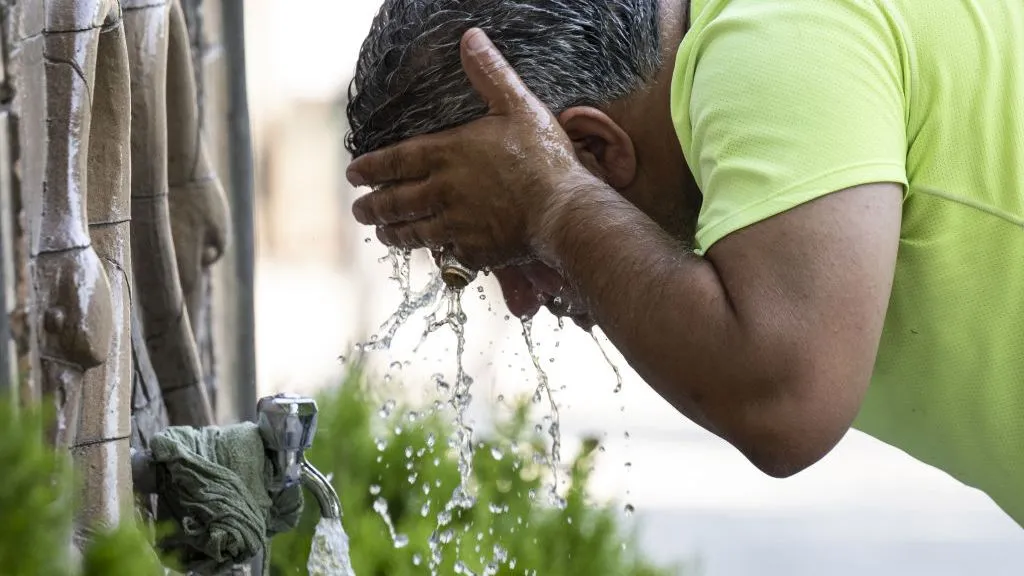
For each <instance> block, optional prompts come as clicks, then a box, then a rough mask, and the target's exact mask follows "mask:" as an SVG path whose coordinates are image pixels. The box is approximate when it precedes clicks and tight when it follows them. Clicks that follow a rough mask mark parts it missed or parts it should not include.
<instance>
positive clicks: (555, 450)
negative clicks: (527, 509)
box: [522, 317, 565, 508]
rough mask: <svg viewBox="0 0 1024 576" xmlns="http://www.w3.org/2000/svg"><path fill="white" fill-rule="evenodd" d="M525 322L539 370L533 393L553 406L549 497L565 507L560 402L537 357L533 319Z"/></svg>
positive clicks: (526, 336)
mask: <svg viewBox="0 0 1024 576" xmlns="http://www.w3.org/2000/svg"><path fill="white" fill-rule="evenodd" d="M522 323H523V340H525V341H526V348H527V350H528V351H529V352H530V359H531V360H532V361H533V367H534V369H535V370H536V371H537V391H536V392H534V394H533V401H534V403H540V401H541V397H542V395H547V398H548V405H549V406H550V408H551V414H550V416H548V417H547V418H545V421H546V422H548V435H549V436H551V457H550V458H549V459H548V465H549V466H550V467H551V485H550V486H549V488H550V489H549V491H548V494H549V497H550V499H551V503H552V504H553V505H555V506H557V507H558V508H565V499H563V498H562V497H561V496H559V495H558V464H559V462H560V461H561V459H562V434H561V429H560V427H559V426H560V418H559V415H558V404H557V403H556V402H555V396H554V393H553V392H552V391H551V385H550V384H549V383H548V375H547V373H546V372H544V368H542V367H541V365H540V358H538V357H537V351H536V348H535V346H534V343H533V320H531V319H529V318H526V317H524V318H522Z"/></svg>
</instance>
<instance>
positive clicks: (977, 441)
mask: <svg viewBox="0 0 1024 576" xmlns="http://www.w3.org/2000/svg"><path fill="white" fill-rule="evenodd" d="M481 29H482V30H481ZM467 30H468V31H467ZM484 32H486V34H485V33H484ZM463 33H464V34H463ZM488 35H490V37H491V38H492V39H493V43H492V40H491V39H489V37H488ZM460 37H461V44H460V45H459V44H457V43H458V42H459V38H460ZM457 50H460V54H461V56H460V58H461V63H462V68H463V70H459V65H458V63H457V62H456V61H455V58H456V57H457V56H456V51H457ZM503 54H504V57H503ZM1022 70H1024V5H1022V4H1021V3H1020V2H1018V1H1017V0H958V1H956V2H915V1H914V0H876V1H870V2H866V1H863V0H836V1H832V2H823V1H821V0H787V1H786V2H763V1H761V0H693V2H692V5H687V3H685V2H678V1H669V0H664V1H659V0H646V1H645V0H623V1H618V2H607V1H606V0H510V1H501V2H499V1H497V0H461V1H459V0H434V1H432V2H431V1H427V0H389V1H388V2H386V4H385V6H384V8H383V9H382V11H381V14H380V16H379V17H378V20H377V21H376V23H375V28H374V30H373V31H372V32H371V36H370V39H369V40H368V41H367V44H366V45H365V46H364V50H363V52H362V54H361V58H360V63H359V70H358V71H357V76H356V81H355V83H354V91H353V94H352V103H351V106H350V108H349V116H350V120H351V124H352V134H351V137H350V140H349V145H350V149H351V150H352V151H353V155H354V156H356V160H355V161H354V162H353V163H352V165H351V166H350V169H349V174H348V176H349V180H350V181H351V182H352V183H353V184H355V185H369V186H372V187H374V191H373V192H371V193H369V194H367V195H366V196H364V197H362V198H360V199H359V200H358V201H357V202H356V204H355V205H354V207H353V212H354V214H355V216H356V218H357V219H358V220H359V221H360V222H362V223H364V224H370V225H374V226H376V227H377V234H378V237H379V238H380V239H381V240H382V241H383V242H385V243H387V244H390V245H396V246H404V247H409V248H414V247H421V246H427V247H431V248H434V249H439V248H443V249H447V250H452V251H453V252H454V254H455V255H456V256H457V257H458V258H459V259H460V260H461V261H463V262H464V263H466V264H467V265H470V266H474V267H478V268H482V267H485V266H489V267H491V268H493V269H495V270H496V274H498V275H499V280H500V281H501V283H502V288H503V291H504V292H505V295H506V299H507V300H508V304H509V307H510V309H511V310H512V311H513V312H515V313H526V314H532V313H534V312H536V308H537V306H536V305H535V304H533V302H535V293H537V292H540V293H541V294H543V296H544V298H548V299H552V298H553V297H556V296H557V297H558V298H557V301H558V302H563V303H564V302H572V303H573V306H572V310H571V311H570V312H571V313H572V314H575V315H579V314H580V313H581V312H585V313H586V314H587V315H588V316H589V317H590V318H592V319H593V321H595V322H596V323H597V324H599V325H600V326H601V327H602V329H603V330H604V332H605V333H606V334H607V335H608V336H609V338H611V340H612V341H613V342H614V343H615V344H616V346H617V347H618V348H619V349H620V350H621V351H622V353H623V354H624V355H625V357H626V358H627V359H628V361H629V362H630V364H631V365H632V366H633V368H635V369H636V370H637V372H638V373H639V374H640V375H641V376H642V377H643V378H644V379H645V380H646V381H647V382H648V384H650V385H651V386H652V387H653V388H655V389H656V390H657V391H658V392H659V393H660V394H661V395H662V396H663V397H665V398H666V399H667V400H668V401H670V402H671V403H672V404H673V405H674V406H675V407H676V408H677V409H678V410H679V411H680V412H682V413H683V414H685V415H686V416H688V417H690V418H692V419H693V420H694V421H696V422H698V423H699V424H701V425H702V426H704V427H706V428H707V429H708V430H710V431H712V432H713V433H715V434H717V435H719V436H721V437H722V438H724V439H725V440H727V441H728V442H730V443H731V444H733V445H734V446H736V448H738V449H739V450H740V451H742V452H743V453H744V454H745V455H746V456H747V457H748V458H749V459H750V460H751V462H753V464H754V465H756V466H757V467H759V468H760V469H761V470H763V471H764V472H766V473H768V474H771V475H773V476H778V477H784V476H789V475H792V474H794V473H797V472H799V471H801V470H803V469H804V468H806V467H807V466H810V465H811V464H813V463H814V462H816V461H818V460H819V459H820V458H821V457H823V456H824V455H825V454H827V453H828V452H829V451H830V450H831V449H832V448H833V447H834V446H835V444H836V443H837V442H838V441H839V440H840V439H841V438H842V437H843V435H844V434H845V433H846V431H847V430H848V429H849V428H850V427H851V425H856V426H857V427H858V428H859V429H861V430H863V431H865V432H867V433H869V434H872V435H874V436H876V437H878V438H879V439H881V440H883V441H885V442H888V443H890V444H892V445H894V446H896V447H899V448H901V449H903V450H905V451H907V452H908V453H910V454H911V455H913V456H915V457H917V458H918V459H920V460H922V461H924V462H926V463H929V464H932V465H935V466H937V467H939V468H941V469H943V470H945V471H947V472H949V473H950V474H952V475H953V476H954V477H956V478H958V479H959V480H961V481H963V482H965V483H966V484H968V485H971V486H975V487H977V488H980V489H982V490H984V491H985V492H986V493H988V494H989V495H990V496H991V497H992V498H993V499H994V500H995V501H996V502H997V503H998V504H999V505H1000V506H1002V508H1003V509H1004V510H1005V511H1006V512H1007V513H1008V514H1009V515H1010V516H1011V517H1013V518H1014V519H1015V520H1016V521H1017V522H1018V523H1024V265H1022V264H1024V75H1022V74H1021V71H1022ZM517 72H518V74H517ZM459 74H465V78H468V81H467V80H464V79H463V80H461V81H460V76H459ZM470 83H471V87H470ZM474 94H475V95H474ZM476 95H478V96H476ZM556 271H557V272H556ZM561 278H564V279H565V281H564V282H563V281H562V280H561ZM552 301H554V300H552Z"/></svg>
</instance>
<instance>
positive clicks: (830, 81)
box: [673, 0, 907, 460]
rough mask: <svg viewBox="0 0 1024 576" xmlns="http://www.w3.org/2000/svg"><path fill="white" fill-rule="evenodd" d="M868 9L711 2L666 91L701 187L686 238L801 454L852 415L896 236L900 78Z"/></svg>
mask: <svg viewBox="0 0 1024 576" xmlns="http://www.w3.org/2000/svg"><path fill="white" fill-rule="evenodd" d="M877 4H878V3H875V2H857V1H855V0H838V1H835V2H822V1H821V0H789V1H787V2H761V1H759V0H728V1H726V0H710V1H709V3H708V5H707V7H706V8H705V10H704V11H703V12H702V13H701V14H700V15H699V16H698V18H697V20H696V21H695V23H694V29H693V30H692V31H691V32H690V33H689V34H688V35H687V38H686V39H685V40H684V44H683V47H682V48H681V50H680V55H679V59H678V62H677V70H676V78H675V84H674V87H673V117H674V120H675V123H676V130H677V133H678V134H679V137H680V141H681V144H682V147H683V149H684V151H685V153H686V157H687V162H688V163H689V165H690V168H691V170H692V171H693V173H694V176H695V178H696V180H697V183H698V185H699V187H700V189H701V191H702V194H703V202H702V207H701V213H700V218H699V221H698V225H697V238H696V240H697V248H698V250H699V251H700V252H702V253H703V254H704V255H705V257H706V258H707V260H708V261H710V262H711V263H712V264H713V265H714V267H715V269H716V271H717V272H718V274H719V276H720V278H721V281H722V284H723V286H724V287H725V289H726V291H727V293H728V294H729V296H730V299H731V301H732V302H733V306H734V309H735V312H736V316H737V318H738V319H739V322H740V323H741V324H742V328H743V330H744V332H745V333H746V335H747V338H748V342H753V343H755V344H753V346H752V348H751V349H750V350H749V351H748V353H749V354H753V355H755V356H758V358H752V359H750V360H751V363H752V365H759V366H763V367H766V369H768V370H770V372H771V373H772V374H775V375H781V376H780V377H782V378H785V379H786V381H787V384H788V387H787V388H786V390H787V395H786V400H784V401H782V405H783V408H781V410H782V415H780V414H779V413H778V412H773V413H772V415H771V417H772V418H776V419H779V418H781V419H783V420H786V421H788V422H790V423H791V424H792V425H794V426H798V427H799V428H801V430H802V432H801V433H798V434H796V436H797V437H800V438H802V442H806V446H805V449H806V452H807V453H809V454H819V453H824V452H827V451H828V450H829V449H830V448H831V447H832V446H833V445H834V444H835V442H838V440H839V439H840V438H841V436H842V434H843V433H845V431H846V430H847V428H848V427H849V425H850V424H851V423H852V421H853V419H854V417H855V416H856V414H857V411H858V408H859V405H860V402H861V399H862V397H863V393H864V391H865V390H866V389H867V385H868V383H869V380H870V376H871V372H872V369H873V365H874V361H875V357H876V354H877V346H878V342H879V339H880V337H881V332H882V326H883V323H884V319H885V312H886V308H887V306H888V302H889V294H890V291H891V287H892V280H893V275H894V270H895V263H896V253H897V248H898V245H899V235H900V222H901V211H902V193H903V190H904V188H905V186H906V185H907V174H906V147H907V143H906V142H907V137H906V121H905V98H904V85H905V82H904V74H903V61H902V57H901V49H900V41H899V38H898V35H897V34H895V33H894V31H893V30H892V29H891V28H890V27H889V24H888V22H889V21H888V19H887V18H886V17H885V15H884V14H882V13H881V12H880V9H879V8H878V6H877ZM787 406H788V408H787ZM761 414H762V412H761V411H759V410H753V411H752V412H751V413H750V414H749V415H747V416H746V418H751V419H757V418H759V417H761ZM752 429H764V428H761V427H758V426H753V428H752ZM768 460H771V458H769V459H768Z"/></svg>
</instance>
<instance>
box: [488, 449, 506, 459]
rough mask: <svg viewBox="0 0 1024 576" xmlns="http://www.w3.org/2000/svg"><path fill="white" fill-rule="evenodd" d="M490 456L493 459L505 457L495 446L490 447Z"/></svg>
mask: <svg viewBox="0 0 1024 576" xmlns="http://www.w3.org/2000/svg"><path fill="white" fill-rule="evenodd" d="M491 457H492V458H494V459H495V460H501V459H502V458H504V457H505V455H504V454H502V453H501V450H499V449H498V448H497V447H494V448H491Z"/></svg>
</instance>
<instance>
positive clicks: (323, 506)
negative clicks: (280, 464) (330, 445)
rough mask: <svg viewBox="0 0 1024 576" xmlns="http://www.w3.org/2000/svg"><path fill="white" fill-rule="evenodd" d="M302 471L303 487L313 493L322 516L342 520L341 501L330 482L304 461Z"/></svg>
mask: <svg viewBox="0 0 1024 576" xmlns="http://www.w3.org/2000/svg"><path fill="white" fill-rule="evenodd" d="M300 470H301V479H302V485H303V486H304V487H305V488H306V489H307V490H309V491H310V492H312V493H313V497H314V498H316V502H317V504H319V505H320V516H321V517H323V518H327V519H331V520H340V519H341V500H339V499H338V493H337V492H335V491H334V487H333V486H331V483H330V481H328V480H327V478H326V477H325V476H324V475H323V474H321V473H320V471H319V470H317V469H316V468H314V467H313V465H312V464H310V463H309V462H306V461H305V460H303V461H302V466H301V469H300Z"/></svg>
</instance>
